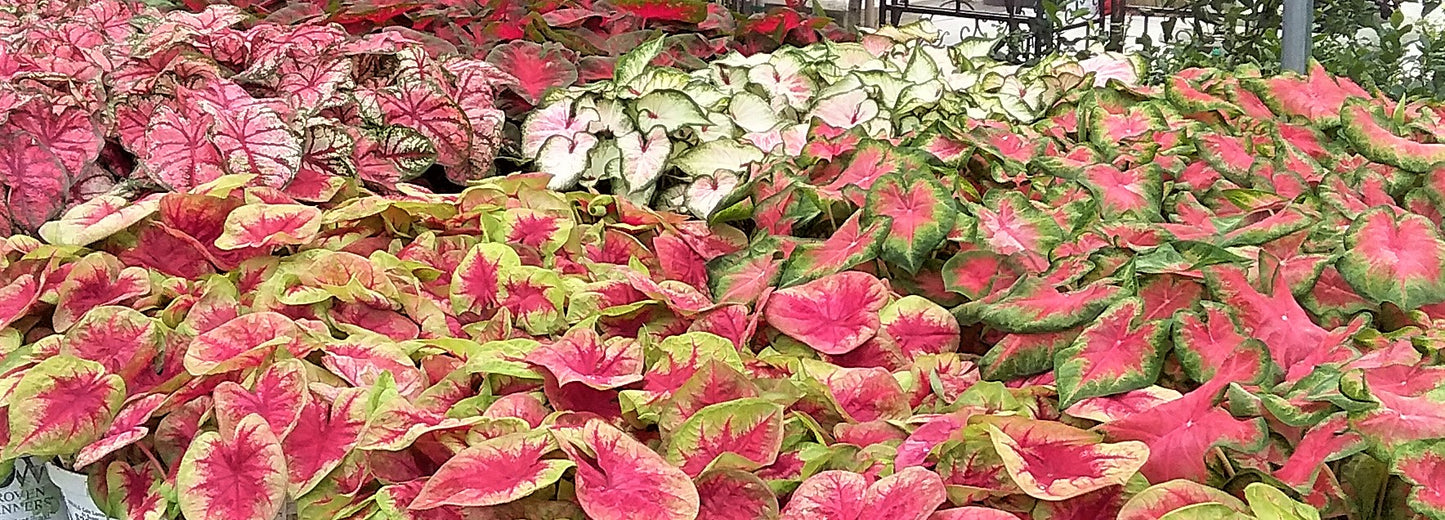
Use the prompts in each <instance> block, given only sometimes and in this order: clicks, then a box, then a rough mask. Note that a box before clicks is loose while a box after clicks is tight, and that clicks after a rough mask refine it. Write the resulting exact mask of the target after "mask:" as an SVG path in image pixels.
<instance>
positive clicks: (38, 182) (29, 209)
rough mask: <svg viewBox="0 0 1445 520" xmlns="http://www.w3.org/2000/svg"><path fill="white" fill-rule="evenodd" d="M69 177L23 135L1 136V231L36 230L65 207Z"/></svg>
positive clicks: (8, 133)
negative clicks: (14, 229)
mask: <svg viewBox="0 0 1445 520" xmlns="http://www.w3.org/2000/svg"><path fill="white" fill-rule="evenodd" d="M71 175H72V174H71V173H70V172H69V171H68V170H67V169H66V167H65V166H64V165H63V164H62V163H61V160H60V158H58V157H57V156H56V154H54V153H52V152H51V151H50V149H49V148H47V147H46V146H44V145H43V144H41V143H40V142H37V141H36V139H35V138H34V137H32V136H30V135H28V134H26V133H24V132H19V131H14V130H11V131H6V132H4V133H0V185H3V187H4V188H5V189H4V190H0V196H3V197H4V204H3V205H0V224H4V226H3V227H0V231H5V232H6V233H9V232H10V231H11V230H10V228H11V227H12V226H13V227H14V228H16V230H17V231H20V230H36V229H39V228H40V226H41V225H43V224H44V223H45V222H46V221H48V220H50V219H51V218H53V217H55V215H56V214H58V213H60V210H61V209H62V208H64V207H65V199H66V194H67V192H69V191H70V187H71V183H72V179H71Z"/></svg>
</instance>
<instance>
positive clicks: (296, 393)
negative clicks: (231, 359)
mask: <svg viewBox="0 0 1445 520" xmlns="http://www.w3.org/2000/svg"><path fill="white" fill-rule="evenodd" d="M306 383H307V381H306V364H305V363H304V362H302V361H300V360H296V359H288V360H284V361H279V362H277V363H276V364H274V365H271V366H270V367H268V368H267V369H266V370H265V371H264V372H261V374H260V376H259V377H257V378H256V381H255V382H254V383H252V385H251V389H249V390H247V389H246V387H243V386H241V385H239V384H236V383H233V382H230V381H226V382H223V383H221V384H220V385H217V386H216V389H215V390H212V391H211V395H212V398H213V399H215V414H216V422H217V423H219V424H220V425H221V429H223V430H226V429H230V428H231V427H232V426H234V425H236V424H239V423H240V421H241V419H244V418H245V417H247V416H249V415H258V416H260V417H261V418H262V419H265V420H266V423H267V424H268V425H270V427H271V431H272V432H274V433H275V434H276V435H278V436H280V437H282V438H285V437H286V435H287V434H289V433H290V432H291V428H292V427H293V426H294V425H295V424H296V422H297V421H298V420H300V418H301V413H302V410H304V409H305V408H306V405H307V398H308V397H310V393H309V392H308V391H307V390H306Z"/></svg>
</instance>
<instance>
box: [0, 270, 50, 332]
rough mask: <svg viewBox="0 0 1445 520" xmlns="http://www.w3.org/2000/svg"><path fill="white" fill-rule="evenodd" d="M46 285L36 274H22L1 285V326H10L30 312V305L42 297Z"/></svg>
mask: <svg viewBox="0 0 1445 520" xmlns="http://www.w3.org/2000/svg"><path fill="white" fill-rule="evenodd" d="M43 285H44V282H43V281H42V280H38V279H36V278H35V276H34V275H30V274H22V275H20V276H17V277H15V279H13V280H10V281H9V282H7V283H6V284H5V285H4V286H3V287H0V327H6V326H9V325H10V324H11V323H14V322H15V320H18V319H20V318H22V317H24V316H25V315H26V314H27V313H29V312H30V306H32V305H34V304H35V302H36V300H38V299H40V289H41V288H42V286H43Z"/></svg>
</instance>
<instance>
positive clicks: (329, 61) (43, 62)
mask: <svg viewBox="0 0 1445 520" xmlns="http://www.w3.org/2000/svg"><path fill="white" fill-rule="evenodd" d="M13 7H15V9H18V11H15V12H12V13H11V16H14V17H17V19H18V18H26V19H34V20H35V21H36V23H26V24H8V25H6V27H5V28H4V29H0V31H3V36H4V38H5V39H6V41H13V42H15V44H14V45H8V46H7V52H6V54H5V58H4V61H5V64H6V65H5V67H4V68H3V72H0V85H3V91H4V92H6V93H7V94H8V97H7V99H11V100H13V101H14V102H12V103H5V104H3V105H0V110H3V112H0V121H5V124H4V125H3V132H0V141H3V142H4V143H6V146H3V147H0V150H3V151H0V187H3V192H0V196H3V199H4V204H3V205H0V207H3V208H4V210H5V211H4V213H3V214H0V230H3V231H4V232H6V233H10V232H34V231H36V230H37V229H38V228H40V227H41V225H42V224H43V223H44V222H46V221H47V220H50V219H53V218H56V217H59V216H60V215H61V213H62V212H63V211H64V210H65V209H66V208H67V207H68V206H72V205H76V204H79V203H82V202H85V201H87V200H89V199H91V198H92V197H96V196H99V195H102V194H104V193H106V192H107V191H112V188H115V191H114V193H118V194H125V193H133V192H135V191H138V190H146V189H159V190H179V191H185V190H189V189H191V188H193V187H197V186H201V185H204V184H206V183H209V182H212V181H215V180H216V179H217V178H220V177H221V176H223V175H226V174H237V175H251V176H253V177H251V178H250V179H249V180H248V182H249V183H253V184H254V185H258V186H269V187H272V188H276V189H278V190H282V191H283V192H285V193H287V194H288V195H290V196H292V197H294V198H296V199H298V200H301V201H305V202H309V203H315V202H324V201H327V200H330V199H331V198H332V197H334V196H335V194H336V193H337V192H338V191H339V190H340V189H342V187H343V186H344V185H347V184H348V183H349V182H348V179H359V180H361V181H363V182H365V183H367V184H369V185H371V186H373V187H375V188H378V189H381V190H393V189H395V186H396V185H397V183H399V182H401V181H404V180H408V179H412V178H414V177H417V176H419V175H421V174H422V173H423V172H425V171H426V170H427V169H428V168H429V167H431V166H432V165H433V164H435V165H437V166H439V167H440V168H442V169H443V170H445V174H446V178H447V179H448V180H450V181H451V182H455V183H463V182H465V181H467V180H470V179H476V178H479V177H482V176H484V175H487V174H488V173H489V172H490V171H491V170H492V161H493V159H494V157H495V155H496V151H497V148H498V147H499V146H500V144H501V136H502V134H501V132H502V125H503V122H504V119H505V115H504V114H503V113H502V111H501V110H500V109H498V108H496V107H495V106H494V104H493V99H494V97H495V96H496V94H497V93H498V92H497V91H498V89H500V88H503V86H504V85H507V84H509V83H511V82H512V81H514V80H513V78H511V77H510V76H508V75H507V74H506V73H505V72H502V71H500V70H499V69H497V68H496V67H494V66H492V65H491V64H489V63H487V62H485V61H482V60H480V59H466V58H460V57H456V56H451V57H441V56H440V55H439V54H437V53H435V52H434V51H431V50H427V49H426V48H425V46H424V44H423V43H422V42H420V41H418V40H415V39H412V38H411V37H408V36H402V35H401V34H400V33H394V32H393V33H384V34H370V35H361V36H351V35H349V34H347V32H346V31H345V29H344V28H343V27H341V26H339V25H327V24H324V23H317V22H310V23H302V24H296V25H287V24H281V23H274V22H259V23H250V24H248V25H247V26H246V27H244V28H242V27H240V25H241V24H242V22H243V21H247V19H248V15H246V14H245V13H244V12H243V10H242V8H241V7H238V6H228V5H212V6H208V7H206V8H205V9H204V10H201V11H199V12H197V13H188V12H185V11H171V12H160V11H157V10H155V9H154V8H151V7H147V6H146V5H145V4H144V3H142V2H134V1H130V0H106V1H102V2H94V3H77V2H21V3H19V4H16V5H15V6H13ZM242 7H243V6H242ZM99 200H101V201H102V202H100V203H96V204H89V205H85V206H77V207H76V211H73V212H70V213H68V214H67V215H66V218H65V219H64V220H62V221H61V223H60V224H58V225H53V226H51V229H48V230H47V232H46V233H47V235H46V236H47V239H48V240H52V241H54V243H66V244H77V245H83V244H85V243H88V242H91V241H93V240H94V239H95V238H97V237H98V236H100V235H104V234H108V233H113V232H115V231H118V230H119V229H121V228H124V227H126V226H128V225H130V224H131V223H133V222H135V221H136V220H137V219H139V218H142V217H143V216H144V215H145V213H146V211H147V209H146V208H147V206H144V205H140V206H131V207H129V209H127V211H126V212H124V213H114V212H113V210H114V208H115V207H116V206H117V204H116V203H115V202H116V197H114V196H109V195H108V196H106V197H104V198H102V199H99ZM81 208H84V209H83V210H82V209H81ZM267 214H272V213H271V212H267ZM232 244H237V242H232ZM221 247H222V248H223V249H233V248H234V247H227V246H224V245H223V246H221Z"/></svg>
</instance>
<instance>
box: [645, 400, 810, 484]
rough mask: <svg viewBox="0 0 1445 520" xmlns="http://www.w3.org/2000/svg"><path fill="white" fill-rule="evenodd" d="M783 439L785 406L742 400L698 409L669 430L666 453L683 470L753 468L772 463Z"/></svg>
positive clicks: (690, 472)
mask: <svg viewBox="0 0 1445 520" xmlns="http://www.w3.org/2000/svg"><path fill="white" fill-rule="evenodd" d="M782 442H783V407H782V406H780V405H778V404H775V403H771V402H768V401H766V400H763V399H739V400H736V401H729V402H726V403H718V404H714V405H711V406H708V407H706V408H703V409H702V410H698V411H697V413H695V414H693V415H692V417H689V418H688V419H687V420H686V421H683V423H682V424H681V425H679V426H678V427H677V428H676V429H674V430H672V431H671V432H670V437H669V438H668V442H667V449H666V450H665V456H666V458H667V461H668V462H669V463H671V464H673V465H675V466H679V467H681V468H682V471H683V472H684V473H687V474H689V475H692V476H698V475H701V474H702V473H703V471H704V470H707V469H721V468H729V469H743V470H752V469H757V468H760V467H763V466H767V465H769V464H772V463H773V462H774V461H775V460H776V459H777V457H778V449H779V448H780V447H781V446H782Z"/></svg>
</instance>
